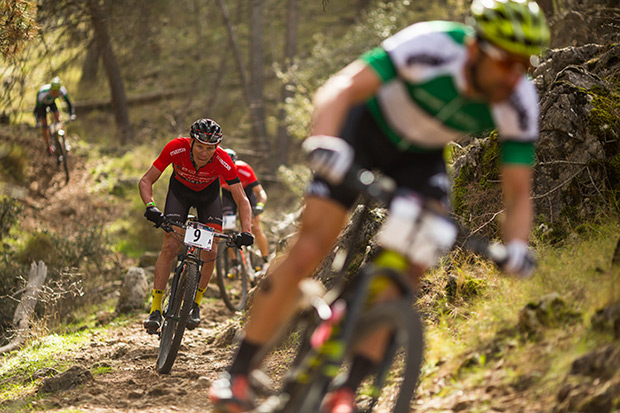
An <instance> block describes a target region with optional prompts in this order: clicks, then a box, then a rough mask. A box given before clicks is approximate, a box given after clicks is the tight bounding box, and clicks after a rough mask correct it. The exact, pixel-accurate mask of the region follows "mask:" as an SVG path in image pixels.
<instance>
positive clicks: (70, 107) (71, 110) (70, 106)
mask: <svg viewBox="0 0 620 413" xmlns="http://www.w3.org/2000/svg"><path fill="white" fill-rule="evenodd" d="M61 90H62V91H63V94H62V97H63V99H64V100H65V103H66V104H67V109H68V110H69V113H70V114H72V115H75V108H74V106H73V104H72V103H71V99H69V93H67V89H65V87H64V86H63V87H62V89H61Z"/></svg>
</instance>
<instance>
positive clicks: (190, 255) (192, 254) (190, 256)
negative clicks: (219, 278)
mask: <svg viewBox="0 0 620 413" xmlns="http://www.w3.org/2000/svg"><path fill="white" fill-rule="evenodd" d="M196 251H198V253H197V252H196ZM199 252H200V250H198V249H192V250H190V251H188V252H187V254H179V255H178V257H177V259H178V260H179V263H178V264H177V267H176V268H175V270H174V277H173V278H172V285H171V286H170V299H169V300H168V305H167V306H166V308H165V309H164V314H163V316H164V318H166V319H167V318H169V315H168V309H169V308H173V304H174V298H175V297H176V293H177V288H178V287H179V280H180V279H181V274H183V270H184V269H185V262H186V261H190V260H191V261H192V262H194V263H196V265H197V266H198V277H196V285H195V286H194V298H196V291H198V285H199V283H200V277H201V276H202V264H203V261H202V260H201V259H200V258H198V256H197V255H198V254H199Z"/></svg>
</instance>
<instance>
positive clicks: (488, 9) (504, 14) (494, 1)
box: [471, 0, 550, 56]
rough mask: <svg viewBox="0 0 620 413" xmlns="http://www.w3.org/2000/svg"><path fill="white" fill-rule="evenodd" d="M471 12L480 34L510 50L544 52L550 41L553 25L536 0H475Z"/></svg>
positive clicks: (511, 51) (538, 53)
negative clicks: (550, 25) (550, 29)
mask: <svg viewBox="0 0 620 413" xmlns="http://www.w3.org/2000/svg"><path fill="white" fill-rule="evenodd" d="M471 13H472V16H473V18H474V27H475V28H476V30H477V31H478V34H479V35H480V36H481V37H482V38H483V39H484V40H487V41H489V42H491V43H492V44H494V45H496V46H498V47H500V48H502V49H504V50H506V51H507V52H510V53H514V54H516V55H521V56H533V55H540V54H542V53H543V52H544V51H545V50H546V49H547V47H548V45H549V37H550V34H549V26H548V25H547V21H546V20H545V16H544V14H543V12H542V10H541V9H540V7H538V4H537V3H536V2H535V1H531V0H473V3H472V5H471Z"/></svg>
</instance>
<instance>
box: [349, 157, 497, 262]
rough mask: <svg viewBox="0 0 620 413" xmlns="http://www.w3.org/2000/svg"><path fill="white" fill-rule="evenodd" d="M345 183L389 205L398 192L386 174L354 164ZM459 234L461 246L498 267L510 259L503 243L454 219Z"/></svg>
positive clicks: (393, 182)
mask: <svg viewBox="0 0 620 413" xmlns="http://www.w3.org/2000/svg"><path fill="white" fill-rule="evenodd" d="M343 183H344V184H345V185H347V186H350V187H352V188H354V189H356V190H358V191H359V192H360V193H362V195H363V196H364V197H366V198H369V199H371V200H374V201H376V202H378V203H380V204H382V205H384V206H388V205H389V204H390V202H391V201H392V198H394V196H395V195H396V193H397V190H398V187H397V185H396V182H395V181H394V180H393V179H392V178H390V177H388V176H385V175H379V174H375V173H373V172H371V171H369V170H367V169H364V168H360V167H357V166H355V165H352V166H351V168H349V171H348V172H347V173H346V175H345V177H344V180H343ZM452 222H453V223H454V224H455V225H456V227H457V229H458V232H459V234H461V235H464V236H465V241H463V242H461V243H459V244H460V245H459V246H460V247H461V248H463V249H465V250H468V251H471V252H474V253H477V254H480V255H482V256H484V257H486V258H488V259H490V260H491V261H493V263H494V264H495V265H497V266H498V267H501V266H502V265H503V264H504V263H505V262H506V260H507V259H508V250H507V249H506V247H505V246H504V245H503V244H501V243H495V242H491V241H489V240H487V239H485V238H483V237H481V236H476V235H472V234H469V231H468V230H467V229H466V228H464V227H463V226H462V225H460V224H459V223H458V222H454V221H452Z"/></svg>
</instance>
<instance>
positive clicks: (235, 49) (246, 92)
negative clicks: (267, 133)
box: [217, 0, 266, 147]
mask: <svg viewBox="0 0 620 413" xmlns="http://www.w3.org/2000/svg"><path fill="white" fill-rule="evenodd" d="M217 2H218V4H219V6H220V9H221V10H222V17H223V18H224V25H225V26H226V32H227V34H228V43H229V45H230V48H231V50H232V54H233V56H234V58H235V63H236V64H237V71H238V72H239V79H240V80H241V87H242V89H243V97H244V99H245V103H246V104H247V106H248V109H249V111H250V118H251V119H252V130H253V132H254V134H255V136H256V137H258V138H260V137H261V136H263V135H261V131H260V130H259V129H258V125H259V124H260V121H259V118H258V116H257V113H256V112H255V111H254V107H253V106H252V98H251V92H250V88H249V85H248V80H247V77H246V70H245V68H244V66H243V61H242V59H241V52H240V48H239V44H238V42H237V39H236V37H235V33H234V31H233V28H232V24H231V21H230V14H229V13H228V8H227V7H226V2H225V1H224V0H217ZM265 143H266V142H265ZM261 147H263V146H262V145H261Z"/></svg>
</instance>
